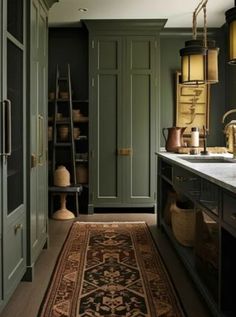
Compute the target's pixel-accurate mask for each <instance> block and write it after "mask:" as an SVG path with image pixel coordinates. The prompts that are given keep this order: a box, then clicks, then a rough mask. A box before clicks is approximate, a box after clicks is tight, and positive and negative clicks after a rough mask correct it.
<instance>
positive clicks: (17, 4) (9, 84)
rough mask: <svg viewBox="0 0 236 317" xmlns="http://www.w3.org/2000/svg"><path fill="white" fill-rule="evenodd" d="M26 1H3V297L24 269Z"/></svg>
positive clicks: (16, 281)
mask: <svg viewBox="0 0 236 317" xmlns="http://www.w3.org/2000/svg"><path fill="white" fill-rule="evenodd" d="M25 6H26V1H24V0H19V1H3V16H2V18H3V23H2V25H3V29H2V31H3V46H2V50H3V51H2V54H3V56H2V61H3V64H2V67H3V68H2V74H3V81H2V93H3V96H2V98H3V102H2V105H3V109H2V110H3V112H2V115H3V117H4V119H3V121H4V125H3V147H2V153H3V156H2V184H3V188H2V193H3V194H2V206H3V212H2V213H1V216H2V221H3V235H2V239H3V298H4V301H6V300H7V299H8V298H9V296H10V295H11V294H12V293H13V291H14V289H15V288H16V286H17V284H18V283H19V281H20V280H21V278H22V277H23V275H24V273H25V270H26V186H25V184H26V181H25V172H26V159H25V157H26V156H25V149H26V142H25V102H26V98H25V89H26V81H25V75H26V72H25V57H26V41H25V24H24V21H25V18H26V14H25V13H26V7H25Z"/></svg>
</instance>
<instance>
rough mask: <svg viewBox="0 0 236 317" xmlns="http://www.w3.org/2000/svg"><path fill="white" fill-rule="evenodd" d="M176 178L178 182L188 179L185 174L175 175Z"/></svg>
mask: <svg viewBox="0 0 236 317" xmlns="http://www.w3.org/2000/svg"><path fill="white" fill-rule="evenodd" d="M175 179H176V180H177V182H185V181H186V180H187V178H186V177H183V176H175Z"/></svg>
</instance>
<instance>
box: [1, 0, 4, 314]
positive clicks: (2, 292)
mask: <svg viewBox="0 0 236 317" xmlns="http://www.w3.org/2000/svg"><path fill="white" fill-rule="evenodd" d="M2 2H3V0H0V25H2V15H3V12H2ZM0 30H1V29H0ZM2 37H3V33H2V32H1V31H0V41H1V43H2ZM0 61H2V49H0ZM2 66H3V65H2V63H1V62H0V82H1V83H2V82H3V73H2ZM2 99H3V98H2V89H0V100H2ZM0 120H1V121H0V122H3V121H2V112H1V111H0ZM0 149H2V129H0ZM0 180H1V181H0V214H1V215H2V214H3V210H2V191H3V184H4V183H3V178H2V162H1V166H0ZM2 262H3V250H2V217H0V308H1V307H2V304H3V292H2V272H3V271H2Z"/></svg>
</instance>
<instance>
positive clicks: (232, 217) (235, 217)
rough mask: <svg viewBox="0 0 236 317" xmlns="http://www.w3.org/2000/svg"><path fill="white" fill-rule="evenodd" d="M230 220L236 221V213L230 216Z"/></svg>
mask: <svg viewBox="0 0 236 317" xmlns="http://www.w3.org/2000/svg"><path fill="white" fill-rule="evenodd" d="M230 218H231V219H232V220H236V212H235V213H233V214H232V215H230Z"/></svg>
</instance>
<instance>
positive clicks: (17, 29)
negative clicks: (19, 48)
mask: <svg viewBox="0 0 236 317" xmlns="http://www.w3.org/2000/svg"><path fill="white" fill-rule="evenodd" d="M7 31H8V32H9V33H11V35H13V36H14V37H15V38H16V39H17V40H18V41H20V42H21V43H23V0H8V1H7Z"/></svg>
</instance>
